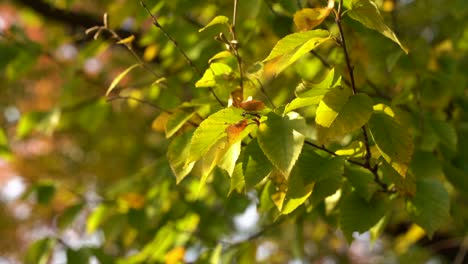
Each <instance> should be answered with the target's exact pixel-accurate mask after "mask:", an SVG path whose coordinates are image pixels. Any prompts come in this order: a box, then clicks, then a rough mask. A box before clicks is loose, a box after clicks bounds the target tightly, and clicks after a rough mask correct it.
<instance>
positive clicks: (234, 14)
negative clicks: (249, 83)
mask: <svg viewBox="0 0 468 264" xmlns="http://www.w3.org/2000/svg"><path fill="white" fill-rule="evenodd" d="M237 3H238V0H234V8H233V9H234V10H233V12H232V25H231V28H230V30H231V35H232V40H231V41H230V43H229V46H230V48H231V51H232V53H233V54H234V56H235V57H236V60H237V67H238V70H239V87H240V90H241V95H242V96H244V72H243V70H242V58H241V56H240V54H239V41H238V40H237V34H236V21H237Z"/></svg>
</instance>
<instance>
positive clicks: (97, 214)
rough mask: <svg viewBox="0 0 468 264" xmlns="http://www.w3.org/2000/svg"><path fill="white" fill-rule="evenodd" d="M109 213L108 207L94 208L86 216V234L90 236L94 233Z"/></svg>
mask: <svg viewBox="0 0 468 264" xmlns="http://www.w3.org/2000/svg"><path fill="white" fill-rule="evenodd" d="M109 213H110V208H109V207H108V206H105V205H103V204H101V205H99V206H98V207H96V208H95V209H94V211H93V212H92V213H91V214H90V215H89V216H88V219H87V221H86V232H88V233H89V234H91V233H93V232H94V231H96V230H97V229H98V228H99V226H100V225H101V224H102V223H103V222H104V221H105V220H106V218H107V217H108V216H109Z"/></svg>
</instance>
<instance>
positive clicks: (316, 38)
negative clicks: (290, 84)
mask: <svg viewBox="0 0 468 264" xmlns="http://www.w3.org/2000/svg"><path fill="white" fill-rule="evenodd" d="M329 39H330V33H329V32H328V31H326V30H321V29H316V30H311V31H305V32H301V33H294V34H291V35H288V36H286V37H284V38H282V39H280V40H279V41H278V43H276V45H275V47H273V49H272V51H271V52H270V54H269V55H268V57H266V58H265V59H264V60H263V61H264V62H265V61H269V60H272V59H275V58H278V57H281V59H280V60H279V61H278V62H277V65H276V70H275V72H276V74H278V73H280V72H281V71H283V70H284V69H285V68H286V67H288V66H289V65H291V64H292V63H294V62H295V61H296V60H298V59H299V58H301V57H302V56H304V55H305V54H307V53H308V52H309V51H311V50H313V49H314V48H316V47H317V46H319V45H320V44H322V43H323V42H325V41H327V40H329Z"/></svg>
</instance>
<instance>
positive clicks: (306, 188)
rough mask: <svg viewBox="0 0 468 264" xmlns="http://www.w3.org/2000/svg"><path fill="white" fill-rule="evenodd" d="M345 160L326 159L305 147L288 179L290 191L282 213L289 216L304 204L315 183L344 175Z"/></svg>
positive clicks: (338, 158)
mask: <svg viewBox="0 0 468 264" xmlns="http://www.w3.org/2000/svg"><path fill="white" fill-rule="evenodd" d="M343 166H344V159H343V158H340V157H332V158H329V159H328V158H324V157H321V156H319V155H318V154H316V153H315V152H314V151H313V150H312V149H311V148H309V147H307V148H306V147H304V149H303V151H302V154H301V155H300V157H299V159H298V160H297V162H296V164H295V166H294V168H293V170H292V171H291V175H290V177H289V179H288V190H287V192H286V196H285V198H284V202H283V204H282V205H283V206H282V208H281V213H283V214H289V213H291V212H292V211H293V210H295V209H296V208H297V207H298V206H300V205H301V204H303V203H304V202H305V201H306V200H307V198H308V197H309V196H310V194H311V193H312V189H313V187H314V183H315V182H317V181H322V180H324V179H327V178H329V177H330V178H334V177H340V176H341V175H342V174H343Z"/></svg>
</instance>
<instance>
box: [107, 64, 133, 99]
mask: <svg viewBox="0 0 468 264" xmlns="http://www.w3.org/2000/svg"><path fill="white" fill-rule="evenodd" d="M140 66H141V65H140V64H133V65H132V66H130V67H128V68H127V69H126V70H125V71H123V72H121V73H120V74H119V75H117V77H115V78H114V80H113V81H112V83H111V85H110V86H109V88H107V91H106V96H109V94H110V93H111V92H112V90H114V89H115V87H116V86H117V84H119V82H120V81H121V80H122V79H123V77H125V76H126V75H127V74H128V73H129V72H131V71H132V70H133V69H135V68H137V67H140Z"/></svg>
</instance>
